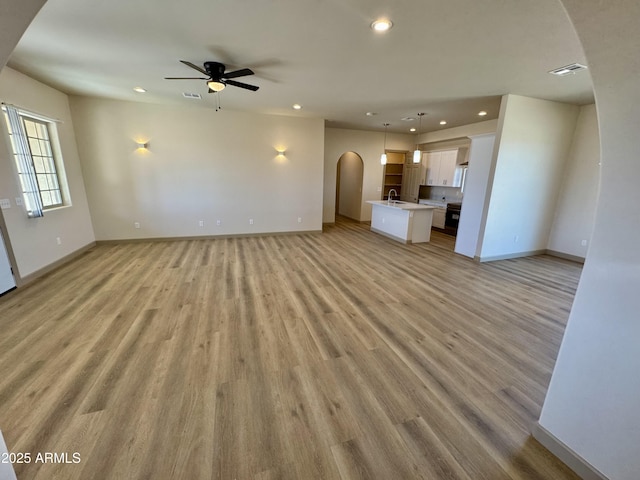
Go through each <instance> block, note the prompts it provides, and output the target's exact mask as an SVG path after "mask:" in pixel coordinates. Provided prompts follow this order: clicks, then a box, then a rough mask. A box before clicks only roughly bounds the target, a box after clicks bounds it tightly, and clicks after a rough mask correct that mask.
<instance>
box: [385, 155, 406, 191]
mask: <svg viewBox="0 0 640 480" xmlns="http://www.w3.org/2000/svg"><path fill="white" fill-rule="evenodd" d="M403 170H404V163H387V164H386V165H385V166H384V184H383V185H382V199H383V200H387V199H388V198H389V190H391V189H394V190H395V191H396V193H397V194H398V195H399V196H402V184H403V180H402V177H403Z"/></svg>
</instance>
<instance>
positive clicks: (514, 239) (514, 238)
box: [513, 235, 520, 243]
mask: <svg viewBox="0 0 640 480" xmlns="http://www.w3.org/2000/svg"><path fill="white" fill-rule="evenodd" d="M518 240H520V237H519V236H518V235H514V237H513V242H514V243H518Z"/></svg>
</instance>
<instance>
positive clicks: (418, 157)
mask: <svg viewBox="0 0 640 480" xmlns="http://www.w3.org/2000/svg"><path fill="white" fill-rule="evenodd" d="M423 115H424V113H419V114H418V118H419V119H420V123H419V126H418V133H417V136H418V140H419V139H420V130H422V116H423ZM421 159H422V152H421V151H420V149H419V148H418V142H417V141H416V149H415V150H414V151H413V163H420V160H421Z"/></svg>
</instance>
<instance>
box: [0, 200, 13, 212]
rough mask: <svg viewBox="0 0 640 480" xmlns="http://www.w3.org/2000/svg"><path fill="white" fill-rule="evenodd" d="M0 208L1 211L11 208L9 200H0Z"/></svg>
mask: <svg viewBox="0 0 640 480" xmlns="http://www.w3.org/2000/svg"><path fill="white" fill-rule="evenodd" d="M0 208H2V210H6V209H7V208H11V200H9V199H8V198H0Z"/></svg>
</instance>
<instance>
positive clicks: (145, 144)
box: [136, 142, 149, 150]
mask: <svg viewBox="0 0 640 480" xmlns="http://www.w3.org/2000/svg"><path fill="white" fill-rule="evenodd" d="M136 145H137V147H138V148H141V149H142V150H146V149H147V148H149V142H146V143H143V142H136Z"/></svg>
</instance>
